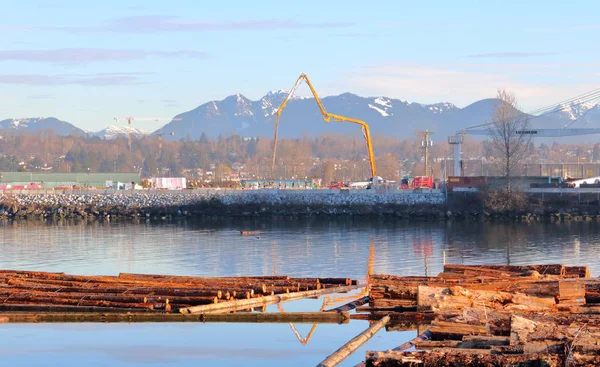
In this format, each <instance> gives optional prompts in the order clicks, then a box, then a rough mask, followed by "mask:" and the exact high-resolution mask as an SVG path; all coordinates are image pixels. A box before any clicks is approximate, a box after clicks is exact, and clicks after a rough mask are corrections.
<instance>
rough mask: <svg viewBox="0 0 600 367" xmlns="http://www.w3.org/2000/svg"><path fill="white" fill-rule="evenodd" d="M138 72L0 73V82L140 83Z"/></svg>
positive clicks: (89, 84) (20, 83) (83, 84)
mask: <svg viewBox="0 0 600 367" xmlns="http://www.w3.org/2000/svg"><path fill="white" fill-rule="evenodd" d="M139 75H140V73H104V74H92V75H76V74H70V75H69V74H67V75H46V74H0V84H15V85H37V86H60V85H82V86H114V85H131V84H141V83H142V82H141V80H140V78H139Z"/></svg>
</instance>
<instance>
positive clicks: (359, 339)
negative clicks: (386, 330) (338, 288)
mask: <svg viewBox="0 0 600 367" xmlns="http://www.w3.org/2000/svg"><path fill="white" fill-rule="evenodd" d="M389 321H390V317H389V316H386V317H384V318H382V319H381V320H379V321H377V322H376V323H375V324H373V325H372V326H371V327H369V328H368V329H366V330H365V331H363V332H362V333H360V334H359V335H357V336H356V337H354V338H353V339H352V340H350V341H349V342H348V343H346V344H344V345H343V346H342V347H341V348H340V349H338V350H337V351H335V352H334V353H333V354H332V355H330V356H329V357H327V358H326V359H325V360H324V361H323V362H321V363H319V364H318V365H317V366H318V367H333V366H337V365H338V364H339V363H340V362H342V361H343V360H344V359H346V358H347V357H348V356H349V355H351V354H352V353H354V352H355V351H356V350H357V349H358V348H360V346H362V345H363V344H364V343H366V342H367V341H368V340H369V339H371V338H372V337H373V335H375V334H376V333H377V332H378V331H379V330H381V329H382V328H383V327H384V326H385V324H387V323H388V322H389Z"/></svg>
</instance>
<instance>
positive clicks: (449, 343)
mask: <svg viewBox="0 0 600 367" xmlns="http://www.w3.org/2000/svg"><path fill="white" fill-rule="evenodd" d="M460 343H462V342H461V341H459V340H429V341H422V342H416V343H415V344H414V347H415V348H416V349H420V350H428V349H439V348H456V347H457V346H458V345H459V344H460ZM406 349H408V348H406ZM393 350H395V348H394V349H393Z"/></svg>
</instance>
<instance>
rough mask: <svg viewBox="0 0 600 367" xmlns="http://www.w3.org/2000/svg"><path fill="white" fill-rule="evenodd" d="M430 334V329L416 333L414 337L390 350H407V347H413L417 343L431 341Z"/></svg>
mask: <svg viewBox="0 0 600 367" xmlns="http://www.w3.org/2000/svg"><path fill="white" fill-rule="evenodd" d="M431 336H432V334H431V330H425V332H423V333H422V334H419V335H417V336H416V337H415V338H414V339H412V340H409V341H407V342H406V343H404V344H402V345H399V346H397V347H396V348H394V349H392V350H394V351H396V352H402V351H404V350H407V349H408V348H412V347H414V346H415V345H417V344H420V343H424V342H428V341H431Z"/></svg>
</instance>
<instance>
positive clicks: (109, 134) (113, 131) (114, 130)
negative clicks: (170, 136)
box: [92, 125, 150, 140]
mask: <svg viewBox="0 0 600 367" xmlns="http://www.w3.org/2000/svg"><path fill="white" fill-rule="evenodd" d="M129 134H131V137H132V138H136V139H139V138H141V137H143V136H146V135H149V134H150V132H149V131H145V130H140V129H136V128H134V127H131V126H116V125H110V126H108V127H107V128H106V129H104V130H101V131H98V132H96V133H93V134H92V135H94V136H98V137H100V138H102V139H109V140H110V139H115V138H126V137H128V136H129Z"/></svg>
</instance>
